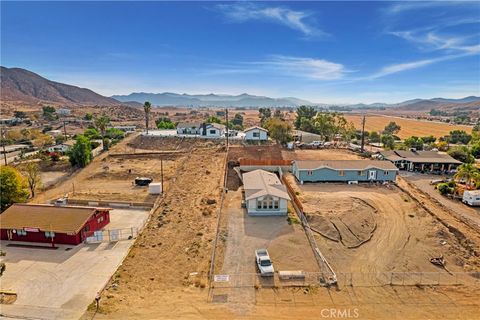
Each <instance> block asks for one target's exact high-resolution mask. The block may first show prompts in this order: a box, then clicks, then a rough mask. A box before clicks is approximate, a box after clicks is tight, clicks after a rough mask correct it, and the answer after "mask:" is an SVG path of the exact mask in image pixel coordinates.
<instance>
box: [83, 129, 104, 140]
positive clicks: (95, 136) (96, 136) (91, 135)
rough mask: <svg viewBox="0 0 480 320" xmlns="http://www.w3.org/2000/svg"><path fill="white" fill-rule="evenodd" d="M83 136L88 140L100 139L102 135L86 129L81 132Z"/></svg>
mask: <svg viewBox="0 0 480 320" xmlns="http://www.w3.org/2000/svg"><path fill="white" fill-rule="evenodd" d="M83 135H84V136H85V137H87V138H88V139H89V140H96V139H102V135H101V134H100V132H98V130H97V129H96V128H88V129H86V130H85V131H84V132H83Z"/></svg>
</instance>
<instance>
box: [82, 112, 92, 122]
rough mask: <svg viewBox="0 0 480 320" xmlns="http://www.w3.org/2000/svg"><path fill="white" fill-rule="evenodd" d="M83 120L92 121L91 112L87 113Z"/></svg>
mask: <svg viewBox="0 0 480 320" xmlns="http://www.w3.org/2000/svg"><path fill="white" fill-rule="evenodd" d="M84 119H85V120H92V119H93V114H92V113H91V112H87V113H86V114H85V117H84Z"/></svg>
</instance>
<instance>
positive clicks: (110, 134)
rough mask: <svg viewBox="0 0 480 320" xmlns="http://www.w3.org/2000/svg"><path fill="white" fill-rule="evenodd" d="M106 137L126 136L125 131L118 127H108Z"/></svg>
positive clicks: (117, 137)
mask: <svg viewBox="0 0 480 320" xmlns="http://www.w3.org/2000/svg"><path fill="white" fill-rule="evenodd" d="M105 137H106V138H109V139H113V140H120V139H123V138H124V137H125V132H123V131H122V130H120V129H117V128H108V129H107V132H106V134H105Z"/></svg>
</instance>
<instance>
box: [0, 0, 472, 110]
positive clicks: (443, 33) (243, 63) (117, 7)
mask: <svg viewBox="0 0 480 320" xmlns="http://www.w3.org/2000/svg"><path fill="white" fill-rule="evenodd" d="M1 64H2V65H3V66H7V67H21V68H26V69H29V70H31V71H34V72H36V73H39V74H40V75H42V76H44V77H47V78H49V79H51V80H55V81H59V82H65V83H69V84H74V85H78V86H81V87H87V88H90V89H92V90H94V91H97V92H98V93H101V94H104V95H113V94H128V93H130V92H133V91H137V92H138V91H144V92H164V91H170V92H178V93H184V92H185V93H192V94H193V93H210V92H214V93H225V94H240V93H243V92H247V93H251V94H258V95H268V96H273V97H284V96H295V97H298V98H304V99H308V100H311V101H314V102H327V103H356V102H398V101H402V100H406V99H412V98H432V97H439V96H441V97H452V98H459V97H464V96H468V95H480V2H463V1H456V2H443V1H442V2H439V1H436V2H135V3H133V2H93V1H92V2H4V1H2V2H1Z"/></svg>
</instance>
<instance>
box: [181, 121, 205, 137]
mask: <svg viewBox="0 0 480 320" xmlns="http://www.w3.org/2000/svg"><path fill="white" fill-rule="evenodd" d="M202 125H203V124H202V123H201V122H191V123H188V122H180V123H178V124H177V133H178V134H191V135H201V134H202Z"/></svg>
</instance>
